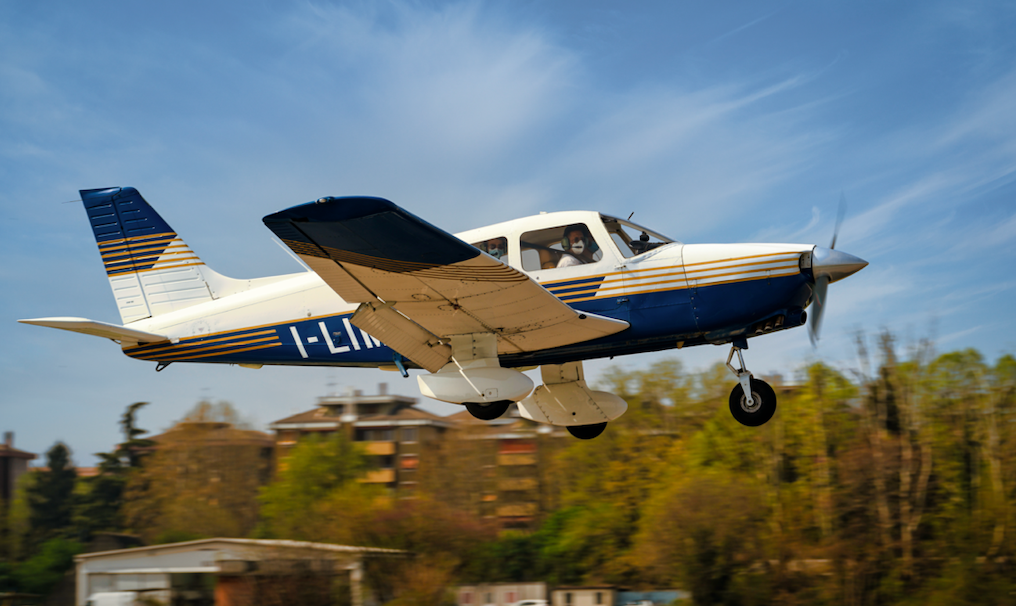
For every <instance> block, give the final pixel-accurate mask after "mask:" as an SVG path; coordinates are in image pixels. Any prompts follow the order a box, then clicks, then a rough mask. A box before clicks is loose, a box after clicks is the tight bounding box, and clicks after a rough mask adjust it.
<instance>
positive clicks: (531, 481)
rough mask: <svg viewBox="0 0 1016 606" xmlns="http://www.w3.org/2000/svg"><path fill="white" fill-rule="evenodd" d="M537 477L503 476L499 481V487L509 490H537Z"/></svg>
mask: <svg viewBox="0 0 1016 606" xmlns="http://www.w3.org/2000/svg"><path fill="white" fill-rule="evenodd" d="M536 488H537V481H536V478H501V479H500V480H498V482H497V489H498V490H502V491H507V490H536Z"/></svg>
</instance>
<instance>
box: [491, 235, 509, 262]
mask: <svg viewBox="0 0 1016 606" xmlns="http://www.w3.org/2000/svg"><path fill="white" fill-rule="evenodd" d="M487 254H488V255H490V256H492V257H494V258H495V259H500V258H501V257H503V256H505V255H507V254H508V238H491V239H490V240H487Z"/></svg>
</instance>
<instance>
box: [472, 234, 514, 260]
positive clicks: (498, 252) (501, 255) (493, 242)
mask: <svg viewBox="0 0 1016 606" xmlns="http://www.w3.org/2000/svg"><path fill="white" fill-rule="evenodd" d="M472 246H474V247H476V248H479V249H480V250H482V251H483V252H485V253H487V254H488V255H490V256H492V257H494V258H495V259H500V261H501V262H502V263H508V238H505V237H503V236H501V237H497V238H489V239H487V240H484V241H482V242H473V244H472Z"/></svg>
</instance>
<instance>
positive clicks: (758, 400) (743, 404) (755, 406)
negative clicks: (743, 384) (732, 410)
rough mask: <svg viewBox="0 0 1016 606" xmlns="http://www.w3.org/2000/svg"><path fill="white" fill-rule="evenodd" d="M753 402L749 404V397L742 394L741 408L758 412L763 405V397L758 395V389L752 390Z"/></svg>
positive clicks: (748, 411) (745, 410)
mask: <svg viewBox="0 0 1016 606" xmlns="http://www.w3.org/2000/svg"><path fill="white" fill-rule="evenodd" d="M751 399H752V403H751V404H748V398H746V397H744V394H741V410H743V411H744V412H747V413H754V412H757V411H758V409H759V408H760V407H761V406H762V398H761V397H760V396H759V395H758V392H757V391H754V390H752V392H751Z"/></svg>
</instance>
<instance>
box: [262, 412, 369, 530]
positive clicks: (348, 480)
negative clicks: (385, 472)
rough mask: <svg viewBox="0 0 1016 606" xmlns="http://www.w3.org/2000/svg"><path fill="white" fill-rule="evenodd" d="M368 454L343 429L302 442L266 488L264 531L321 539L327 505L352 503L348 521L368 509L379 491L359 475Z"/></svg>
mask: <svg viewBox="0 0 1016 606" xmlns="http://www.w3.org/2000/svg"><path fill="white" fill-rule="evenodd" d="M367 469H368V465H367V458H366V457H365V456H364V454H363V452H362V451H361V450H360V448H359V447H358V446H357V445H356V444H354V443H353V442H352V441H350V440H349V439H348V438H347V437H346V436H345V435H344V434H342V433H341V432H336V433H334V434H333V435H332V436H330V437H328V438H322V437H320V436H310V437H307V438H305V439H303V440H301V441H300V443H299V444H297V445H296V447H295V448H293V450H292V452H290V453H289V455H288V456H287V457H286V458H285V459H284V460H283V462H282V463H281V464H280V466H279V472H278V474H277V475H276V478H275V481H274V482H272V483H271V484H269V485H268V486H264V487H262V488H261V491H260V496H259V497H258V500H259V502H260V504H261V525H260V527H259V530H258V534H259V535H260V536H266V537H284V538H288V539H301V540H316V539H318V538H320V537H321V536H322V532H323V529H322V527H323V526H324V525H325V524H326V522H325V519H324V518H325V515H326V514H325V512H326V510H329V509H331V510H335V509H337V508H338V509H341V508H342V507H348V511H347V514H346V520H348V521H349V522H350V523H352V522H353V520H354V519H355V517H356V516H357V515H360V514H365V513H367V511H366V510H367V509H369V508H371V507H372V504H371V501H372V500H374V499H376V498H377V497H378V496H379V495H378V492H377V490H375V489H374V488H372V487H370V486H365V485H364V484H361V483H359V482H357V480H358V479H359V478H360V477H361V476H362V475H363V474H364V473H365V472H366V471H367Z"/></svg>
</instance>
